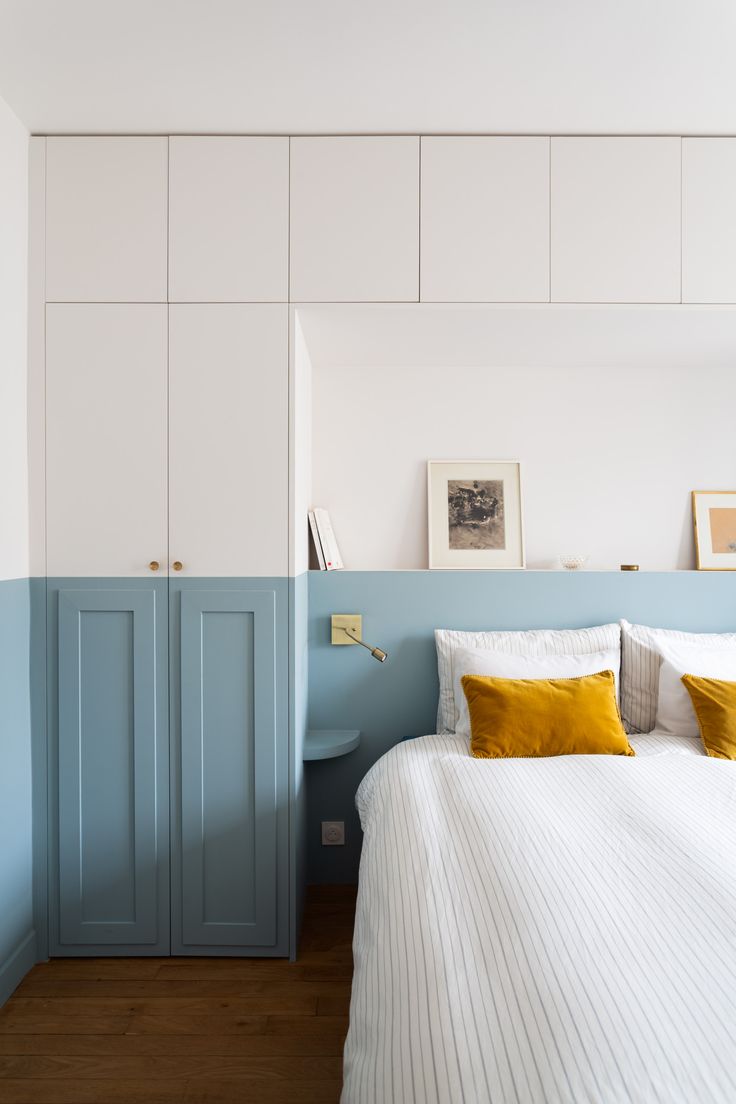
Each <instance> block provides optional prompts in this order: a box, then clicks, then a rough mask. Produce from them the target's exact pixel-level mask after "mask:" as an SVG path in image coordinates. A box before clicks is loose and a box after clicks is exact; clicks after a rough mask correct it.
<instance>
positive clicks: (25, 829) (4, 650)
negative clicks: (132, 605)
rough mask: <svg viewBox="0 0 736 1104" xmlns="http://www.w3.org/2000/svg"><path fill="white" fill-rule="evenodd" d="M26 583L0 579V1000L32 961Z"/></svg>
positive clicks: (34, 944) (28, 599) (30, 800)
mask: <svg viewBox="0 0 736 1104" xmlns="http://www.w3.org/2000/svg"><path fill="white" fill-rule="evenodd" d="M29 650H30V587H29V582H28V579H10V580H3V581H0V1004H2V1002H3V1001H4V1000H6V999H7V998H8V997H9V996H10V994H11V993H12V991H13V989H15V987H16V985H17V984H18V983H19V981H20V980H21V978H22V977H23V975H24V974H25V973H26V972H27V971H28V970H29V969H30V967H31V966H32V965H33V963H34V962H35V956H36V939H35V931H34V926H33V852H32V815H31V805H32V792H31V705H30V669H29V668H30V664H29V655H30V651H29Z"/></svg>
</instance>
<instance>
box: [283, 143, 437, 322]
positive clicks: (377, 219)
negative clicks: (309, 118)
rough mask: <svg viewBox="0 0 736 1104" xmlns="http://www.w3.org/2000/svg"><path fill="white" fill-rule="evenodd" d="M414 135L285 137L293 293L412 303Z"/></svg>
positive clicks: (415, 289)
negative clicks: (288, 143)
mask: <svg viewBox="0 0 736 1104" xmlns="http://www.w3.org/2000/svg"><path fill="white" fill-rule="evenodd" d="M418 294H419V139H418V138H372V137H364V138H292V139H291V298H292V300H294V301H296V302H327V303H329V302H389V301H412V302H413V301H416V299H417V298H418Z"/></svg>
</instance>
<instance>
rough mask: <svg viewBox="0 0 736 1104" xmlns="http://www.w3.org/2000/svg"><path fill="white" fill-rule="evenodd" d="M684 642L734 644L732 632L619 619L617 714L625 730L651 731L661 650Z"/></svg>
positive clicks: (731, 646)
mask: <svg viewBox="0 0 736 1104" xmlns="http://www.w3.org/2000/svg"><path fill="white" fill-rule="evenodd" d="M673 643H676V644H688V645H690V646H691V647H692V646H696V647H700V648H704V649H708V650H714V651H721V650H722V649H727V650H732V649H734V648H736V633H692V632H680V631H679V630H678V629H652V628H649V626H648V625H631V624H630V623H629V622H628V621H622V622H621V717H622V719H623V722H624V728H625V729H626V731H627V732H651V731H652V729H653V728H654V725H655V723H656V720H657V699H658V697H659V669H660V667H661V665H662V650H663V649H664V650H665V651H666V649H667V646H668V645H672V644H673Z"/></svg>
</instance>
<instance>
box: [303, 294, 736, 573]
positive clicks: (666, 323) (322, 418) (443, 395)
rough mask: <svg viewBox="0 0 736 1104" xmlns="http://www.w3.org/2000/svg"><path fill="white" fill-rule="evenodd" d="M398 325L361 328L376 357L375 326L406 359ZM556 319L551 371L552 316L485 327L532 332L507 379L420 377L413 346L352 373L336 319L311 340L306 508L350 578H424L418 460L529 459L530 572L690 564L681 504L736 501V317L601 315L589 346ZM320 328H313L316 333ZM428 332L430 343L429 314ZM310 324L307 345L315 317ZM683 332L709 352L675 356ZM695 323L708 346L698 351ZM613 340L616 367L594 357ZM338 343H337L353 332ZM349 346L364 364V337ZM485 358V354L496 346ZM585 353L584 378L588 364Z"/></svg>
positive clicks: (498, 320)
mask: <svg viewBox="0 0 736 1104" xmlns="http://www.w3.org/2000/svg"><path fill="white" fill-rule="evenodd" d="M680 312H681V308H680ZM396 317H397V316H396V315H395V314H394V315H392V317H391V320H390V321H389V322H386V316H383V320H382V317H381V316H380V315H378V314H374V315H373V316H372V320H371V324H370V329H371V331H372V333H373V335H374V336H373V346H372V348H373V352H374V353H376V355H378V354H379V353H380V352H381V349H380V346H381V340H380V337H377V336H376V334H377V332H378V331H380V328H381V326H382V325H386V326H393V329H392V331H391V332H392V336H393V337H394V339H395V340H396V341H397V342H398V343H399V344H400V345H401V346H402V347H403V348H404V349H405V348H406V343H407V332H406V331H403V332H399V328H398V327H396V326H395V325H394V323H395V320H396ZM566 317H567V322H566V323H565V325H566V326H567V327H568V328H569V335H570V340H569V342H568V343H566V342H565V341H564V340H563V330H562V329H561V328H560V325H561V324H560V321H559V316H558V315H555V318H554V326H555V329H554V332H555V333H556V335H557V340H556V342H555V343H554V345H552V344H550V345H549V350H548V357H549V360H550V362H554V363H553V364H550V366H547V365H545V364H544V362H543V361H542V360H541V356H542V351H541V350H542V349H543V347H544V345H545V343H546V342H547V341H549V334H550V333H551V332H553V331H552V330H550V329H549V327H548V326H547V323H548V322H550V321H551V314H550V308H547V313H546V314H544V315H540V314H539V313H534V312H529V311H527V312H524V311H520V312H519V311H517V312H516V313H515V314H514V315H513V316H512V315H511V314H504V315H503V316H502V315H499V314H495V315H494V316H493V319H494V320H495V327H496V329H500V328H503V327H502V319H506V320H508V319H509V318H513V321H514V325H515V326H518V325H519V324H520V325H521V327H522V328H523V327H524V325H525V327H526V331H527V333H526V337H525V341H524V342H523V343H522V342H521V341H520V342H519V346H518V347H519V349H520V350H521V351H522V352H523V353H524V354H525V355H526V357H528V358H529V362H528V363H526V364H525V363H520V362H519V361H520V360H521V357H518V358H517V363H515V364H514V365H513V366H510V367H509V366H507V365H504V364H503V363H501V364H495V365H492V366H487V365H483V364H478V363H475V364H473V365H472V366H469V367H456V366H447V364H446V365H440V364H437V363H433V364H426V363H425V364H423V363H421V350H419V351H418V354H417V356H416V357H414V358H413V363H411V364H410V365H404V366H400V365H396V364H382V365H379V366H378V367H375V366H374V367H368V366H366V365H365V364H364V363H361V364H358V365H348V366H345V364H339V363H336V362H335V361H334V359H332V358H334V356H335V355H336V353H337V352H338V349H337V348H336V347H335V333H337V332H340V330H341V325H342V323H341V321H340V319H338V318H336V319H335V324H334V325H333V327H332V329H331V332H330V336H329V338H328V341H327V344H330V342H331V343H332V344H331V346H330V348H329V350H328V349H327V346H325V347H324V353H325V356H324V357H323V358H322V360H320V357H319V349H318V348H317V346H319V341H318V340H317V339H315V340H314V341H313V347H312V348H311V353H312V361H313V442H314V444H313V454H312V466H313V484H312V499H313V501H314V503H315V504H318V505H321V506H326V507H328V508H329V510H330V511H331V515H332V521H333V525H334V528H335V532H336V535H337V538H338V541H339V542H340V545H341V549H342V552H343V558H344V560H345V563H346V566H347V567H348V568H351V569H365V570H390V569H411V568H425V567H426V566H427V536H426V534H427V508H426V461H427V459H429V458H436V459H453V458H458V459H466V458H478V459H494V458H498V459H519V460H521V461H522V464H523V469H522V472H523V492H524V516H525V527H526V546H527V564H528V566H529V567H532V568H535V567H536V568H546V567H550V566H557V563H556V557H557V556H558V554H560V553H582V554H588V555H590V562H589V565H588V566H589V567H594V568H616V567H618V565H619V564H620V563H639V564H640V565H641V567H642V568H643V569H650V570H670V569H675V568H693V567H694V566H695V561H694V549H693V539H692V520H691V509H690V491H691V490H693V489H716V488H723V489H733V488H736V450H735V449H734V444H733V411H734V409H736V372H734V370H733V368H732V365H733V363H734V362H736V313H735V312H733V311H728V312H727V313H726V312H724V313H721V314H719V315H717V316H716V315H714V314H710V315H707V316H705V315H702V314H695V313H692V314H690V315H689V316H685V318H684V321H683V315H682V313H679V314H678V315H677V320H676V317H675V314H674V313H669V314H663V313H661V312H659V313H654V314H651V315H650V314H648V313H646V314H645V313H644V312H643V311H641V310H639V311H638V312H636V314H633V313H632V312H630V311H618V310H617V309H616V308H613V309H612V308H607V309H606V311H605V312H603V311H600V312H598V313H597V314H595V315H593V316H591V315H588V324H587V326H586V328H585V329H586V333H587V334H588V337H587V338H586V341H587V346H586V347H583V345H582V344H581V341H580V340H579V337H580V333H581V332H582V326H581V318H580V314H579V312H572V311H571V312H569V313H568V315H567V316H566ZM525 320H526V321H525ZM545 320H546V321H545ZM325 321H326V315H323V316H322V318H321V319H320V326H321V327H323V323H324V322H325ZM343 321H344V320H343ZM427 321H428V325H429V328H430V330H431V329H432V326H433V325H434V323H435V322H436V316H433V320H432V319H428V320H427ZM593 321H595V324H594V325H593V324H591V323H592V322H593ZM652 321H654V322H656V327H655V329H659V328H660V327H662V326H663V327H665V329H666V328H667V327H669V329H670V330H671V333H670V337H669V338H667V337H666V336H664V330H663V332H662V336H661V339H658V340H657V341H654V342H653V341H652V337H653V334H654V332H655V331H654V329H653V328H652V326H651V325H649V324H648V323H651V322H652ZM303 322H304V328H305V331H306V332H307V333H309V331H310V326H309V319H308V318H303ZM461 325H462V327H463V330H464V332H465V333H466V334H467V333H468V332H469V331H470V330H472V329H473V328H474V327H475V328H476V329H478V328H479V323H478V318H477V316H476V319H475V322H474V323H472V324H471V325H465V324H463V323H462V320H461ZM678 327H683V329H684V330H687V331H688V332H689V334H690V341H691V343H692V344H693V345H694V347H696V348H698V347H699V348H700V349H701V350H702V352H701V355H700V357H699V358H698V359H697V360H696V359H693V360H691V362H690V363H688V364H683V363H682V360H681V359H680V358H681V355H682V354H681V353H679V354H678V351H677V349H676V347H675V346H676V344H677V345H679V346H682V345H684V344H686V341H685V334H679V333H678ZM702 327H704V328H706V329H708V330H709V331H710V333H711V335H714V334H716V333H717V334H718V335H719V341H718V342H714V343H713V345H711V346H709V345H708V344H707V343H705V342H702V343H701V341H700V338H699V333H698V331H699V329H700V328H702ZM311 329H312V331H313V333H314V331H316V329H319V327H314V326H312V327H311ZM343 329H345V328H344V327H343ZM347 329H348V330H349V327H348V328H347ZM607 329H608V330H611V332H613V330H616V331H617V332H618V345H617V349H618V355H619V356H620V358H621V362H620V364H619V366H616V363H615V362H610V361H609V362H608V363H600V361H599V363H597V364H596V363H594V360H593V358H594V348H595V345H596V341H597V345H598V347H599V348H600V350H601V355H604V350H605V349H606V348H607V347H608V335H607V332H606V330H607ZM323 332H324V333H327V330H325V329H324V327H323ZM490 332H491V331H490V330H489V331H487V332H486V331H484V333H485V339H486V340H487V339H488V336H489V333H490ZM417 333H418V331H416V332H415V337H416V336H417ZM535 333H536V335H537V336H536V341H535V340H534V337H533V335H534V334H535ZM596 334H597V338H596ZM530 335H532V336H530ZM573 335H575V336H574V340H573ZM508 336H509V334H508V332H507V333H506V337H505V339H504V341H503V342H501V344H502V345H506V339H507V338H508ZM343 338H344V341H343V345H344V346H347V345H348V344H349V341H350V337H349V334H348V333H347V332H345V333H343ZM353 340H354V341H355V343H356V353H355V355H356V358H361V357H362V356H363V355H364V343H363V341H362V339H361V336H360V334H359V333H358V332H357V331H354V332H353ZM446 340H447V342H448V344H450V341H449V339H447V336H446ZM434 345H435V347H436V345H437V342H434ZM637 347H639V348H640V350H641V353H640V355H637ZM481 348H482V345H480V346H479V347H478V349H476V350H475V352H472V351H469V350H468V348H467V347H465V348H464V349H463V354H464V355H465V356H468V357H470V356H471V355H473V356H474V357H475V356H478V355H480V351H481ZM653 348H656V352H655V353H654V355H652V349H653ZM486 349H487V350H488V357H489V359H492V357H493V353H494V349H493V347H492V345H491V344H490V341H489V340H487V344H486ZM668 350H669V355H668ZM343 351H344V352H345V349H343ZM586 351H587V355H588V356H590V358H591V366H587V365H586V364H585V362H584V361H583V362H581V359H580V358H581V356H582V355H583V354H584V353H585V352H586ZM383 352H384V353H386V350H385V349H384V350H383ZM387 355H388V354H387ZM566 356H567V357H569V361H570V365H569V366H567V365H566V364H565V359H566ZM426 357H427V359H429V358H430V357H431V349H428V350H427V351H426ZM346 359H348V357H347V353H346ZM668 359H671V361H672V362H673V363H668Z"/></svg>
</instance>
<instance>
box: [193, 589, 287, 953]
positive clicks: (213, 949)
mask: <svg viewBox="0 0 736 1104" xmlns="http://www.w3.org/2000/svg"><path fill="white" fill-rule="evenodd" d="M182 583H183V586H182V589H181V590H180V591H178V590H177V591H175V590H173V589H172V594H171V602H172V654H173V650H174V648H175V647H176V646H177V645H178V647H179V649H180V667H179V671H178V672H174V670H173V667H172V722H173V724H174V732H175V736H174V740H175V745H176V747H175V753H174V760H175V761H174V764H173V774H172V779H173V785H174V788H175V790H176V791H177V801H176V802H175V803H174V817H173V832H172V835H173V838H174V840H175V855H174V860H173V861H174V870H173V872H172V874H173V879H172V883H173V896H172V943H173V951H174V953H176V954H213V953H214V954H228V953H229V954H247V953H259V954H284V953H286V950H285V947H284V946H283V942H284V939H283V935H282V928H283V919H282V921H281V922H280V921H279V916H278V911H279V909H278V901H279V895H280V886H281V885H283V884H285V875H286V869H285V866H286V864H285V863H284V862H282V861H280V859H279V855H280V851H283V838H284V833H283V818H282V813H283V811H284V810H283V798H282V796H281V789H282V784H283V778H282V777H281V775H282V774H283V767H282V764H283V750H284V748H280V747H279V746H278V743H279V738H278V732H279V729H280V727H281V726H282V721H281V717H282V716H283V723H285V720H286V710H285V704H286V703H285V700H284V702H277V684H278V680H279V679H280V667H281V664H280V661H279V659H278V657H277V617H280V616H281V612H280V610H278V609H277V604H280V603H277V598H279V597H280V596H279V595H277V593H276V591H275V590H271V589H265V588H264V589H250V588H237V589H236V588H233V589H229V588H227V584H226V582H225V581H224V580H223V581H220V586H218V585H217V582H215V584H214V586H213V587H209V586H208V587H207V589H200V588H201V584H202V581H201V580H199V581H198V580H191V587H189V586H187V585H186V581H182ZM197 583H199V585H197ZM284 682H285V680H284ZM281 689H282V690H283V697H284V699H285V698H286V686H285V685H283V686H282V687H281ZM177 692H178V701H177V702H174V696H177ZM284 731H285V730H284ZM281 742H282V743H283V740H282V741H281ZM280 806H281V807H280Z"/></svg>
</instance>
